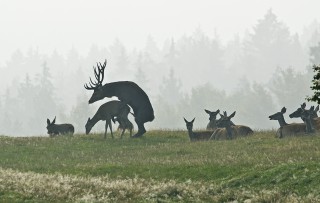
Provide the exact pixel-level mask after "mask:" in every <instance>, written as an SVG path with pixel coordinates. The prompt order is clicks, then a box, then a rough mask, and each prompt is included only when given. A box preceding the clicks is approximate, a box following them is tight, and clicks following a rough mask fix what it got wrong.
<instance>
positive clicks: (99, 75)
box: [84, 60, 107, 90]
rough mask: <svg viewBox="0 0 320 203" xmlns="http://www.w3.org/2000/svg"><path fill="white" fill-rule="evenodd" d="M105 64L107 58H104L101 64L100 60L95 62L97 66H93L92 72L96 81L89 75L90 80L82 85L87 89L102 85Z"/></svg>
mask: <svg viewBox="0 0 320 203" xmlns="http://www.w3.org/2000/svg"><path fill="white" fill-rule="evenodd" d="M106 65H107V60H105V62H104V64H103V65H102V64H101V63H100V62H99V63H98V62H97V67H94V66H93V72H94V76H95V78H96V80H97V82H93V81H92V79H91V77H90V82H89V85H88V84H85V85H84V87H85V88H86V89H88V90H94V89H96V88H97V87H99V86H101V85H102V82H103V79H104V69H105V67H106Z"/></svg>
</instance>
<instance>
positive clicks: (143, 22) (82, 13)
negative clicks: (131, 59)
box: [0, 0, 320, 64]
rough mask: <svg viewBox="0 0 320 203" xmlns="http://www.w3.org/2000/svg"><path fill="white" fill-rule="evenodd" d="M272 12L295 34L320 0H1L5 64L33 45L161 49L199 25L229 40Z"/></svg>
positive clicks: (0, 58) (0, 52)
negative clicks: (148, 45)
mask: <svg viewBox="0 0 320 203" xmlns="http://www.w3.org/2000/svg"><path fill="white" fill-rule="evenodd" d="M270 8H272V10H273V12H274V13H275V14H276V15H277V16H278V19H279V20H280V21H282V22H284V23H285V24H287V25H288V26H289V27H290V30H291V32H297V33H301V32H302V30H303V27H304V26H305V25H308V24H310V23H311V22H312V21H314V20H318V21H320V12H319V8H320V0H299V1H298V0H242V1H239V0H223V1H220V0H219V1H218V0H158V1H154V0H134V1H133V0H51V1H49V0H28V1H23V0H0V26H1V32H0V64H3V62H5V61H6V60H7V59H8V58H9V57H10V55H11V54H12V52H13V51H15V50H16V49H21V50H22V51H23V52H26V51H27V50H28V49H29V48H30V47H33V48H38V50H39V52H40V53H48V54H51V53H52V52H53V50H57V51H58V52H60V53H62V54H65V53H66V52H67V51H69V50H70V49H71V47H72V46H73V47H75V48H76V49H78V50H79V51H80V53H81V54H86V53H87V52H88V50H89V48H90V47H91V45H92V44H97V45H99V46H108V45H110V44H111V43H113V41H114V40H115V39H116V38H118V39H119V40H120V41H122V42H123V43H124V45H125V46H127V47H128V48H133V47H137V48H143V47H144V45H145V41H146V38H147V37H148V35H151V36H153V38H154V40H155V41H156V42H157V43H158V45H160V46H161V45H162V44H163V42H164V40H165V39H167V38H171V37H174V38H179V37H181V36H182V35H184V34H187V35H188V34H191V33H192V32H194V31H195V29H196V28H197V27H201V29H202V30H203V31H204V32H205V33H207V34H208V35H212V36H213V34H214V33H215V32H217V33H218V35H219V36H220V38H221V40H223V41H224V42H225V41H227V40H230V39H232V38H233V36H234V35H235V34H237V33H238V34H240V35H243V33H244V32H245V31H246V30H248V29H249V31H250V29H251V28H252V26H253V25H255V24H256V23H257V20H258V19H261V18H263V16H264V14H265V13H266V12H267V10H268V9H270Z"/></svg>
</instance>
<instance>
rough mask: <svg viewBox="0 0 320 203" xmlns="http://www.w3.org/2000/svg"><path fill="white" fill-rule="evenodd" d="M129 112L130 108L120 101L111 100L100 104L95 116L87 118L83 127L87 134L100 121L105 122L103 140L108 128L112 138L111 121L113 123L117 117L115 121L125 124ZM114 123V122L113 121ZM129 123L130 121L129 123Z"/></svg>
mask: <svg viewBox="0 0 320 203" xmlns="http://www.w3.org/2000/svg"><path fill="white" fill-rule="evenodd" d="M129 112H130V107H129V106H128V105H127V104H126V103H124V102H121V101H118V100H113V101H109V102H106V103H104V104H102V105H101V106H100V107H99V109H98V110H97V112H96V113H95V115H94V116H93V117H92V118H90V117H89V118H88V121H87V123H86V125H85V128H86V134H89V133H90V131H91V129H92V127H93V126H94V125H95V124H96V123H97V122H98V121H100V120H102V121H106V125H105V132H104V138H105V139H106V137H107V131H108V127H109V128H110V132H111V137H112V139H113V138H114V137H113V132H112V123H111V121H114V117H117V120H118V121H120V122H121V123H127V122H128V121H129V120H128V114H129ZM114 122H115V121H114ZM129 122H130V121H129ZM124 130H125V129H123V130H122V133H121V138H122V136H123V134H124Z"/></svg>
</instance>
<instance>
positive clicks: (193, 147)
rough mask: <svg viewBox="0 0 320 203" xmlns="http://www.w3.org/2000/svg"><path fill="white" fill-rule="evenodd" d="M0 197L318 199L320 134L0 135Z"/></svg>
mask: <svg viewBox="0 0 320 203" xmlns="http://www.w3.org/2000/svg"><path fill="white" fill-rule="evenodd" d="M0 154H1V155H0V201H5V202H232V201H238V202H319V201H320V136H319V135H311V136H310V135H308V136H307V135H306V136H300V137H291V138H285V139H278V138H275V132H274V131H260V132H256V133H254V134H253V135H252V136H249V137H245V138H240V139H235V140H226V141H207V142H205V141H204V142H190V141H189V138H188V134H187V132H186V131H167V130H157V131H148V133H146V135H145V136H144V137H142V138H140V139H130V138H128V135H127V136H126V137H124V138H123V139H122V140H121V139H119V137H116V139H111V138H110V137H107V139H106V140H105V139H103V135H102V134H94V135H73V136H59V137H54V138H48V137H15V138H13V137H6V136H0Z"/></svg>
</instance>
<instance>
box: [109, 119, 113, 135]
mask: <svg viewBox="0 0 320 203" xmlns="http://www.w3.org/2000/svg"><path fill="white" fill-rule="evenodd" d="M109 128H110V132H111V137H112V139H113V133H112V123H111V120H109Z"/></svg>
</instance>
